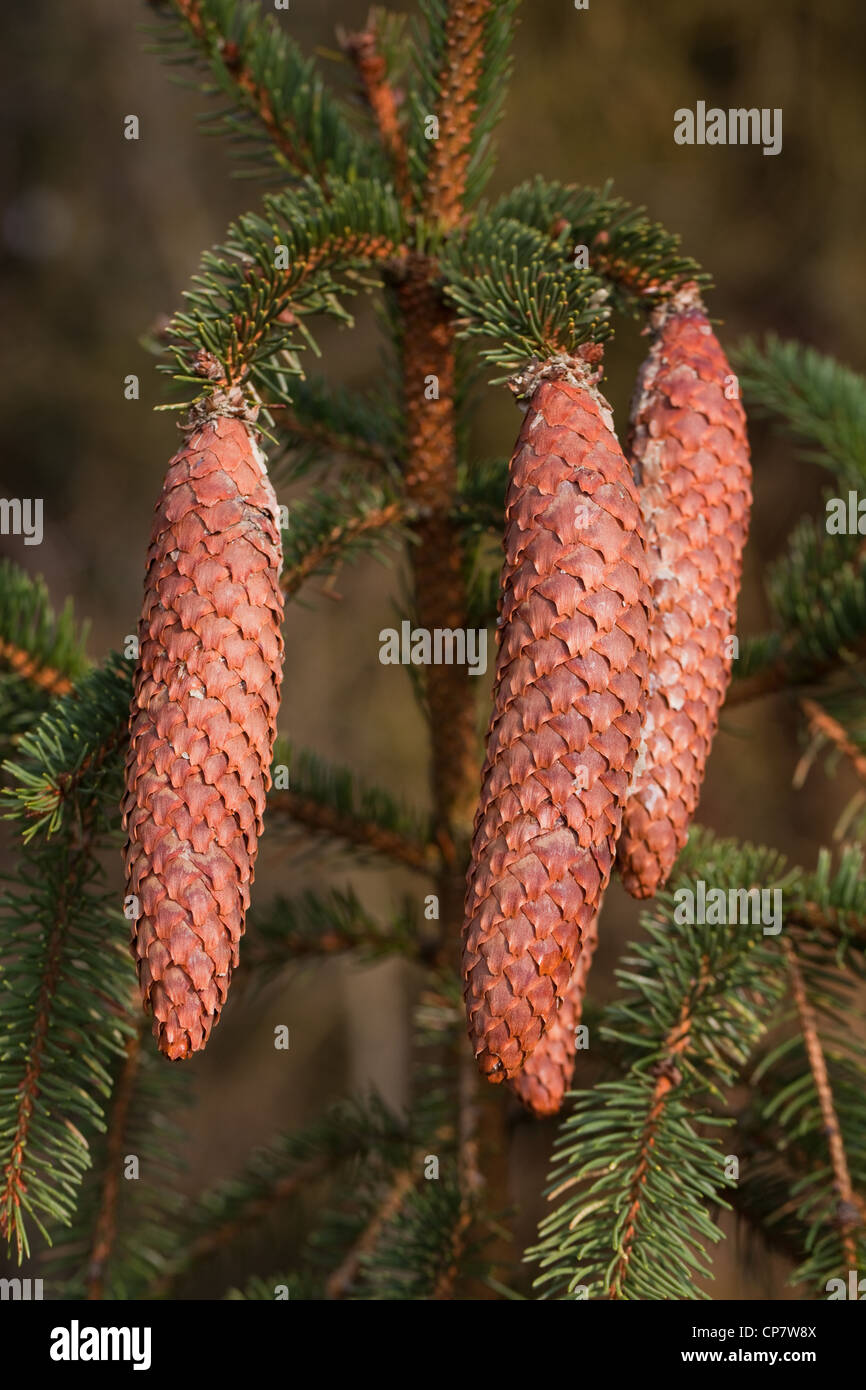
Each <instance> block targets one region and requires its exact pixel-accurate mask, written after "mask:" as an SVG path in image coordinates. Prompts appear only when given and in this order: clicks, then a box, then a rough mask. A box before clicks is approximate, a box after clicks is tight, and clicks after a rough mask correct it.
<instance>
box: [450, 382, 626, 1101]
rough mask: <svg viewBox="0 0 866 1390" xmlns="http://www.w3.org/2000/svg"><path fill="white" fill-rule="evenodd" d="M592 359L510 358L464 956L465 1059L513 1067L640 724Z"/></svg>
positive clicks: (568, 937) (577, 932)
mask: <svg viewBox="0 0 866 1390" xmlns="http://www.w3.org/2000/svg"><path fill="white" fill-rule="evenodd" d="M597 375H598V373H594V372H592V371H591V370H590V368H589V366H588V365H587V363H586V362H584V361H582V360H581V359H580V358H568V359H557V360H555V361H553V362H549V363H547V364H545V365H544V366H543V367H539V368H536V369H534V371H533V370H530V372H528V373H526V374H525V376H524V378H523V379H522V381H521V382H520V383H519V385H520V386H523V387H528V389H527V390H526V392H525V393H526V394H527V395H530V400H529V407H528V409H527V411H526V416H525V419H524V422H523V426H522V428H521V431H520V436H519V438H518V441H517V446H516V448H515V451H514V455H513V457H512V460H511V481H510V485H509V489H508V496H507V501H506V527H505V566H504V569H503V574H502V603H501V613H500V619H499V625H500V643H499V651H498V656H497V663H496V681H495V688H494V697H493V700H494V703H493V715H492V718H491V723H490V729H489V732H488V736H487V756H486V762H485V766H484V770H483V772H482V788H481V801H480V804H479V807H478V811H477V814H476V818H475V830H474V836H473V843H472V860H471V864H470V868H469V875H468V888H467V894H466V919H465V927H464V953H463V969H464V978H465V997H466V1006H467V1014H468V1022H469V1032H470V1036H471V1038H472V1040H473V1044H474V1047H475V1052H476V1056H477V1057H478V1060H479V1064H480V1066H481V1069H482V1071H483V1072H484V1073H485V1074H486V1075H487V1077H488V1079H489V1080H491V1081H503V1080H505V1078H506V1077H508V1076H513V1075H515V1074H516V1073H517V1072H518V1071H519V1070H520V1069H521V1067H523V1066H524V1064H525V1062H526V1059H527V1057H529V1056H530V1054H531V1053H532V1051H533V1049H534V1048H535V1047H537V1046H538V1043H539V1041H540V1039H541V1036H542V1033H543V1031H544V1029H545V1028H546V1027H548V1026H549V1025H550V1024H551V1022H552V1021H553V1019H554V1018H555V1016H556V1010H557V1007H558V1006H559V1005H560V1004H561V1003H562V1002H563V1001H564V1000H565V998H566V995H567V992H568V986H569V981H570V979H571V973H572V968H573V964H574V962H575V961H576V959H577V957H578V953H579V951H580V943H581V939H582V937H583V935H584V934H585V933H586V932H587V931H588V929H589V924H590V922H591V921H592V918H593V915H594V913H595V911H596V908H597V906H598V903H599V899H600V896H601V893H602V892H603V890H604V887H605V885H606V883H607V881H608V877H609V875H610V871H611V866H612V863H613V857H614V846H615V842H616V837H617V835H618V834H619V830H620V824H621V819H622V808H623V806H624V805H625V798H626V794H627V790H628V783H629V778H630V776H631V772H632V768H633V765H634V760H635V757H636V754H637V745H638V741H639V738H640V721H641V706H642V698H643V686H644V682H645V678H646V671H647V660H648V654H647V643H648V632H647V628H648V618H649V589H648V585H647V580H646V556H645V553H644V543H643V538H642V523H641V517H640V509H639V506H638V501H637V494H636V491H635V487H634V484H633V481H632V477H631V471H630V469H629V467H628V465H627V463H626V461H625V458H624V457H623V453H622V450H621V449H620V447H619V443H618V442H617V438H616V435H615V434H614V432H613V422H612V419H611V414H610V407H609V406H608V405H607V403H606V402H605V400H604V399H603V397H602V396H601V395H600V394H599V393H598V391H597V390H596V388H595V380H596V379H597Z"/></svg>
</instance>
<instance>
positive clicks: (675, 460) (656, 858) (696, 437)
mask: <svg viewBox="0 0 866 1390" xmlns="http://www.w3.org/2000/svg"><path fill="white" fill-rule="evenodd" d="M651 327H652V331H653V333H654V341H653V345H652V348H651V350H650V353H649V356H648V357H647V360H646V361H645V362H644V364H643V366H642V368H641V371H640V375H639V377H638V381H637V386H636V390H635V395H634V399H633V402H632V420H631V442H630V449H629V452H630V456H631V460H632V463H633V467H634V471H635V479H636V481H637V483H638V485H639V488H640V496H641V507H642V509H643V514H644V517H645V520H646V527H647V549H648V553H649V563H650V581H651V584H652V589H653V600H654V609H655V616H654V619H653V624H652V629H651V633H650V676H649V684H648V691H647V709H646V722H645V726H644V733H643V738H642V741H641V750H640V755H639V758H638V766H637V771H636V773H635V778H634V783H633V786H632V789H631V793H630V796H629V800H628V805H627V807H626V812H625V817H624V820H623V833H622V837H621V839H620V841H619V845H618V848H617V854H618V861H619V866H620V870H621V873H622V879H623V883H624V884H625V886H626V888H627V889H628V891H629V892H630V893H631V894H633V896H634V897H636V898H648V897H652V895H653V894H654V893H655V892H656V891H657V890H658V889H659V888H660V887H662V886H663V884H664V883H665V882H666V881H667V878H668V875H669V874H670V871H671V869H672V867H673V864H674V860H675V859H676V857H677V855H678V854H679V852H680V850H681V849H682V847H683V845H684V844H685V842H686V838H687V836H688V829H689V824H690V822H691V819H692V816H693V815H694V812H695V808H696V806H697V804H698V798H699V795H700V788H701V782H702V781H703V777H704V769H705V767H706V762H707V758H708V756H709V752H710V747H711V744H712V741H713V736H714V734H715V731H716V726H717V724H718V717H719V710H720V708H721V705H722V702H723V700H724V698H725V692H726V690H727V687H728V682H729V680H730V676H731V643H730V640H729V639H730V638H731V637H732V635H733V633H734V629H735V625H736V605H737V594H738V591H739V587H740V574H741V570H742V554H743V547H744V545H745V543H746V535H747V532H748V525H749V507H750V504H751V468H750V464H749V445H748V440H747V437H746V419H745V414H744V412H743V407H742V405H741V403H740V400H739V397H738V396H737V395H736V394H734V395H733V398H732V399H729V395H731V394H732V393H730V392H729V394H728V395H726V392H725V387H726V384H728V383H733V382H735V381H736V378H735V377H734V376H733V375H732V373H731V369H730V367H729V365H728V363H727V360H726V359H725V355H724V353H723V352H722V349H721V347H720V345H719V343H718V340H717V339H716V336H715V334H714V333H713V331H712V328H711V327H710V324H709V322H708V320H707V316H706V313H705V310H704V307H703V305H702V303H701V301H700V298H699V297H698V294H697V291H696V289H695V288H694V287H693V286H688V287H686V288H685V289H683V290H681V291H680V292H679V293H678V294H677V295H676V296H674V298H673V299H672V300H671V301H670V302H669V303H666V304H664V305H662V306H661V307H660V308H659V309H657V310H656V311H655V313H654V314H653V318H652V321H651Z"/></svg>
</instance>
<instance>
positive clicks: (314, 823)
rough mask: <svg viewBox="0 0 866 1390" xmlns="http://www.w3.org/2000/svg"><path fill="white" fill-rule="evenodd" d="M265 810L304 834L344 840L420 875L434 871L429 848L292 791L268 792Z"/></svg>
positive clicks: (432, 858) (432, 849) (433, 854)
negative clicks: (317, 833) (284, 818)
mask: <svg viewBox="0 0 866 1390" xmlns="http://www.w3.org/2000/svg"><path fill="white" fill-rule="evenodd" d="M268 807H269V809H270V810H271V811H272V812H274V811H275V812H276V813H277V814H278V815H280V814H282V815H285V816H288V817H289V818H290V819H291V820H293V821H297V822H298V824H299V825H303V826H304V827H305V828H306V829H307V830H314V831H322V832H324V833H326V834H329V835H335V836H336V837H337V838H338V839H341V840H348V841H349V843H350V844H353V845H359V846H361V847H363V848H365V849H369V850H375V852H376V853H377V854H383V855H385V856H386V857H387V858H389V859H396V860H397V861H398V862H399V863H401V864H408V865H409V867H410V868H412V869H418V870H419V871H420V872H421V873H432V872H434V871H435V868H436V852H435V849H434V848H433V847H432V846H427V845H424V844H422V843H421V842H420V841H417V840H411V839H409V838H408V837H407V836H405V835H401V834H400V832H399V831H397V830H385V829H383V827H382V826H380V825H377V824H376V823H375V821H367V820H361V819H360V818H358V817H355V816H350V815H343V814H342V813H341V812H339V811H335V810H334V809H333V808H332V807H330V806H323V805H322V804H321V802H318V801H314V800H313V799H312V798H311V797H306V796H300V795H298V794H297V793H296V792H292V791H278V792H272V793H271V794H270V796H269V797H268Z"/></svg>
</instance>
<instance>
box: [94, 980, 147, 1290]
mask: <svg viewBox="0 0 866 1390" xmlns="http://www.w3.org/2000/svg"><path fill="white" fill-rule="evenodd" d="M137 1002H138V1001H137V999H136V1003H137ZM141 1043H142V1036H141V1029H140V1028H139V1029H137V1030H136V1032H135V1033H133V1034H132V1036H131V1037H130V1038H128V1039H127V1043H126V1056H125V1059H124V1062H123V1067H122V1068H121V1072H120V1076H119V1078H118V1080H117V1084H116V1086H115V1089H114V1093H113V1095H112V1098H111V1099H112V1105H111V1120H110V1122H109V1126H108V1138H107V1143H106V1151H105V1178H104V1181H103V1184H102V1191H101V1193H100V1199H99V1207H98V1210H97V1215H96V1222H95V1225H94V1228H93V1240H92V1243H91V1253H90V1260H89V1262H88V1266H87V1297H88V1299H100V1298H102V1296H103V1293H104V1289H105V1268H106V1265H107V1264H108V1261H109V1259H110V1257H111V1252H112V1249H113V1247H114V1243H115V1240H116V1238H117V1201H118V1196H119V1192H120V1168H121V1163H122V1161H123V1148H124V1137H125V1133H126V1124H127V1120H128V1118H129V1110H130V1105H131V1103H132V1097H133V1093H134V1091H135V1082H136V1078H137V1076H138V1069H139V1064H140V1059H141Z"/></svg>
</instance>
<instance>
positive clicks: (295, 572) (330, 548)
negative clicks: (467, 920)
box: [280, 502, 406, 597]
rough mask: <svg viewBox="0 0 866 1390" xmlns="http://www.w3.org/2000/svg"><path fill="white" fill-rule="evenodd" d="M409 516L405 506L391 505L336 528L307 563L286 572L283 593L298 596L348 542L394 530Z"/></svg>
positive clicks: (329, 533)
mask: <svg viewBox="0 0 866 1390" xmlns="http://www.w3.org/2000/svg"><path fill="white" fill-rule="evenodd" d="M405 512H406V509H405V507H404V505H403V504H402V503H401V502H389V503H388V504H387V506H384V507H377V508H376V509H375V510H373V511H369V512H366V513H365V514H364V515H363V516H356V517H352V518H351V520H350V521H346V522H344V523H343V524H342V525H338V526H334V527H332V529H331V530H330V531H329V532H328V535H327V536H326V538H325V539H324V540H323V541H322V542H321V543H320V544H319V545H317V546H315V547H314V548H313V549H312V550H310V551H308V553H307V554H306V555H305V556H304V558H303V560H300V561H298V563H297V564H296V565H292V566H290V567H289V568H288V569H284V570H283V573H282V576H281V578H280V585H281V587H282V590H283V592H284V593H285V594H286V596H287V597H290V596H291V595H293V594H296V593H297V592H298V590H299V589H300V588H301V586H302V584H303V583H304V582H305V580H307V579H309V577H310V575H312V574H315V572H316V570H318V569H319V568H320V566H321V565H323V564H324V563H325V561H326V560H329V559H330V558H331V557H332V556H333V555H337V554H339V552H340V551H341V550H342V548H343V546H344V545H345V543H346V542H348V541H351V540H354V539H355V537H356V536H362V535H364V534H365V533H366V532H367V531H377V530H381V529H382V528H383V527H386V526H392V525H393V524H394V523H395V522H396V521H399V520H400V519H401V518H402V517H403V516H404V515H405Z"/></svg>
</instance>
